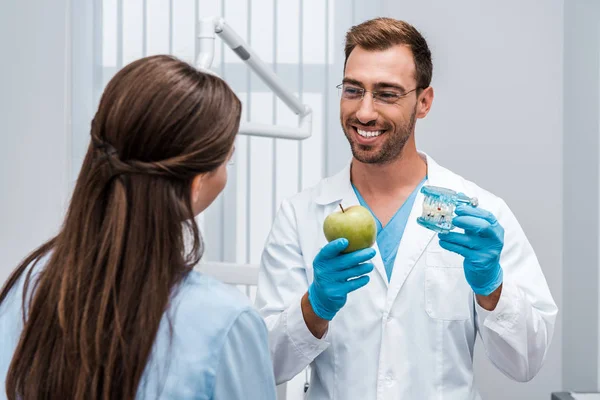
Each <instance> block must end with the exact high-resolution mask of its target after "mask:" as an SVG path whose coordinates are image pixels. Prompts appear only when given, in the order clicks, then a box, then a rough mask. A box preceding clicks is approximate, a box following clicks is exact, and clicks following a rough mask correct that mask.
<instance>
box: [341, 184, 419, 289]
mask: <svg viewBox="0 0 600 400" xmlns="http://www.w3.org/2000/svg"><path fill="white" fill-rule="evenodd" d="M426 181H427V176H426V177H425V178H424V179H423V180H422V181H421V182H420V183H419V184H418V185H417V187H416V188H415V190H413V192H412V193H411V194H410V196H408V198H407V199H406V201H405V202H404V204H402V206H400V208H399V209H398V211H396V214H394V216H393V217H392V219H390V221H389V222H388V223H387V225H386V226H385V227H383V225H382V224H381V222H380V221H379V219H378V218H377V216H376V215H375V213H373V211H372V210H371V208H370V207H369V205H368V204H367V202H366V201H365V200H364V199H363V197H362V196H361V195H360V193H359V191H358V189H356V187H355V186H354V184H353V185H352V189H354V193H356V197H357V198H358V201H359V202H360V205H361V206H363V207H365V208H367V209H368V210H369V211H371V214H372V215H373V218H375V223H376V224H377V247H379V253H380V255H381V259H382V260H383V265H384V266H385V273H386V275H387V278H388V282H389V281H390V278H391V277H392V270H393V269H394V261H395V260H396V254H398V246H400V242H401V241H402V236H403V235H404V229H406V223H407V222H408V217H409V216H410V212H411V210H412V207H413V204H414V202H415V198H416V197H417V193H419V190H421V187H422V186H423V184H425V182H426Z"/></svg>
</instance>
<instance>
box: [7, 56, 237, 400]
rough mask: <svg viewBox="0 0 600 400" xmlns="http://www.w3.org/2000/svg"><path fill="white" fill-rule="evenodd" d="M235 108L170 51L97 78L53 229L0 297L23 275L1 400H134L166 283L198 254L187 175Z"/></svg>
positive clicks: (216, 148)
mask: <svg viewBox="0 0 600 400" xmlns="http://www.w3.org/2000/svg"><path fill="white" fill-rule="evenodd" d="M240 114H241V103H240V101H239V99H238V98H237V97H236V95H235V94H234V93H233V91H232V90H231V89H230V88H229V87H228V85H227V84H226V83H225V82H224V81H223V80H221V79H219V78H218V77H215V76H213V75H210V74H207V73H202V72H199V71H198V70H196V69H194V68H193V67H192V66H190V65H189V64H187V63H185V62H183V61H180V60H178V59H176V58H174V57H170V56H153V57H147V58H143V59H140V60H137V61H135V62H133V63H131V64H129V65H127V66H126V67H125V68H123V69H122V70H120V71H119V72H118V73H117V74H116V75H115V76H114V78H113V79H112V80H111V81H110V82H109V83H108V85H107V87H106V89H105V91H104V94H103V95H102V98H101V101H100V105H99V108H98V111H97V113H96V115H95V117H94V119H93V121H92V127H91V143H90V145H89V147H88V150H87V154H86V157H85V160H84V162H83V166H82V169H81V172H80V174H79V177H78V179H77V183H76V186H75V190H74V193H73V197H72V199H71V203H70V206H69V208H68V210H67V213H66V217H65V220H64V223H63V226H62V227H61V229H60V231H59V233H58V234H57V235H56V236H55V237H54V238H52V239H51V240H49V241H48V242H47V243H45V244H43V245H42V246H41V247H39V248H38V249H37V250H35V251H34V252H33V253H32V254H31V255H29V256H28V257H27V258H26V259H25V260H24V261H23V262H22V263H21V264H20V265H19V266H18V267H17V269H16V270H15V271H14V272H13V273H12V275H11V277H10V278H9V280H8V281H7V283H6V284H5V286H4V288H3V289H2V291H1V292H0V303H1V302H2V301H4V299H6V297H7V295H8V293H9V291H10V290H11V288H13V287H14V286H15V284H16V283H17V281H18V280H19V278H20V277H21V276H22V275H25V278H24V279H25V281H24V290H23V299H22V300H23V320H24V329H23V331H22V334H21V337H20V340H19V342H18V345H17V348H16V350H15V353H14V356H13V358H12V362H11V364H10V368H9V370H8V375H7V377H6V391H7V394H8V398H9V399H23V400H29V399H85V400H95V399H98V400H100V399H103V400H109V399H133V398H134V397H135V395H136V391H137V388H138V384H139V383H140V380H141V377H142V374H143V372H144V369H145V367H146V363H147V361H148V358H149V355H150V354H151V350H152V346H153V342H154V340H155V337H156V333H157V331H158V327H159V324H160V322H161V318H162V317H163V313H164V312H165V311H166V309H167V306H168V304H169V299H170V295H171V293H172V290H173V289H174V288H175V287H176V286H177V284H178V283H179V282H181V280H182V279H183V278H184V277H185V276H186V274H187V273H188V272H189V271H190V270H191V269H192V268H193V266H194V265H195V264H196V263H197V262H198V261H199V260H200V258H201V256H202V239H201V237H200V234H199V231H198V227H197V225H196V223H195V220H194V213H193V211H192V204H191V183H192V180H193V178H194V177H195V176H197V175H199V174H203V173H209V174H210V173H213V172H214V171H215V170H216V169H217V168H218V167H219V166H221V165H222V164H223V163H224V162H226V161H227V158H228V156H229V154H230V150H231V149H232V146H233V144H234V140H235V136H236V133H237V131H238V127H239V121H240ZM190 237H191V239H190ZM190 242H191V243H190ZM41 258H45V259H47V260H45V262H44V263H43V264H44V265H43V268H41V269H40V272H39V274H38V271H36V272H35V274H34V275H32V271H33V268H34V267H35V265H36V263H37V262H38V261H40V259H41ZM24 272H26V273H25V274H24ZM26 305H27V306H26ZM207 323H208V321H207Z"/></svg>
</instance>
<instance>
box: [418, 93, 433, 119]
mask: <svg viewBox="0 0 600 400" xmlns="http://www.w3.org/2000/svg"><path fill="white" fill-rule="evenodd" d="M417 101H418V104H417V118H425V117H426V116H427V114H428V113H429V110H431V103H433V88H432V87H431V86H429V87H427V88H425V89H423V91H422V92H421V94H420V95H419V98H418V100H417Z"/></svg>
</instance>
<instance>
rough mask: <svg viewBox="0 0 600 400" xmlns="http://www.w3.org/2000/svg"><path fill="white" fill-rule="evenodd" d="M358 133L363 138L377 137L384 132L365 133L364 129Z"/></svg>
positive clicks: (358, 130)
mask: <svg viewBox="0 0 600 400" xmlns="http://www.w3.org/2000/svg"><path fill="white" fill-rule="evenodd" d="M356 131H357V132H358V134H359V135H360V136H362V137H375V136H379V135H381V134H382V133H383V131H363V130H362V129H357V130H356Z"/></svg>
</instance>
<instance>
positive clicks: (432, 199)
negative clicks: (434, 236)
mask: <svg viewBox="0 0 600 400" xmlns="http://www.w3.org/2000/svg"><path fill="white" fill-rule="evenodd" d="M421 193H423V194H424V195H425V199H424V200H423V215H421V216H420V217H419V218H417V222H418V223H419V224H420V225H422V226H424V227H425V228H427V229H431V230H433V231H436V232H450V231H451V230H452V229H454V225H453V224H452V218H453V217H454V210H455V208H456V206H457V205H459V204H469V205H471V206H472V207H477V205H478V201H477V198H475V197H473V198H470V197H467V196H465V195H464V194H462V193H457V192H455V191H454V190H451V189H446V188H442V187H437V186H423V187H422V188H421Z"/></svg>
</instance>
